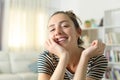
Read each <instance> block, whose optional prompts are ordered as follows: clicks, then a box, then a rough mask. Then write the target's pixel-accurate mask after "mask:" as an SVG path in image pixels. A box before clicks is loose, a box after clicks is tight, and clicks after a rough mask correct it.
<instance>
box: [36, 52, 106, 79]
mask: <svg viewBox="0 0 120 80" xmlns="http://www.w3.org/2000/svg"><path fill="white" fill-rule="evenodd" d="M58 61H59V59H58V58H57V57H56V56H55V55H51V54H49V53H48V52H47V51H44V52H43V53H41V54H40V56H39V58H38V73H46V74H49V75H52V74H53V72H54V70H55V68H56V66H57V64H58ZM107 64H108V62H107V59H106V58H105V57H104V56H103V55H100V56H96V57H93V58H91V59H90V61H89V63H88V70H87V76H89V77H92V78H94V79H95V80H99V79H101V78H102V77H103V74H104V72H105V70H106V68H107ZM73 76H74V74H72V73H71V72H69V71H68V70H67V69H66V72H65V76H64V80H72V79H73Z"/></svg>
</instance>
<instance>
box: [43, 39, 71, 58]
mask: <svg viewBox="0 0 120 80" xmlns="http://www.w3.org/2000/svg"><path fill="white" fill-rule="evenodd" d="M45 47H46V48H47V50H48V51H49V52H50V53H52V54H55V55H56V56H58V57H59V58H61V56H66V55H67V56H69V54H68V51H67V50H65V49H64V48H63V47H62V46H60V45H59V44H58V43H56V42H55V41H54V40H53V39H48V40H47V41H46V43H45Z"/></svg>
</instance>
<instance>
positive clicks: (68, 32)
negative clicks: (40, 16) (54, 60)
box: [48, 13, 80, 47]
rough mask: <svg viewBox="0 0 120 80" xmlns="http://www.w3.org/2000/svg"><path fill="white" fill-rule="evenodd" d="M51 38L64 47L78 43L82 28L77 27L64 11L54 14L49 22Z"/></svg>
mask: <svg viewBox="0 0 120 80" xmlns="http://www.w3.org/2000/svg"><path fill="white" fill-rule="evenodd" d="M48 30H49V38H51V39H53V40H54V41H55V42H56V43H58V44H59V45H61V46H63V47H69V46H71V45H72V46H74V45H78V44H77V39H78V37H79V36H80V32H79V31H80V30H77V29H76V28H75V25H74V23H73V22H72V20H71V19H70V18H69V17H68V16H67V15H66V14H63V13H59V14H56V15H54V16H52V17H51V18H50V20H49V23H48Z"/></svg>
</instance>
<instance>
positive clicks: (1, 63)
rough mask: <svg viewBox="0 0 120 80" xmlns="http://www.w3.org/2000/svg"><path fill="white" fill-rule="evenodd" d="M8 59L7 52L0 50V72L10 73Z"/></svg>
mask: <svg viewBox="0 0 120 80" xmlns="http://www.w3.org/2000/svg"><path fill="white" fill-rule="evenodd" d="M10 68H11V67H10V61H9V55H8V53H7V52H0V73H10V72H11V69H10Z"/></svg>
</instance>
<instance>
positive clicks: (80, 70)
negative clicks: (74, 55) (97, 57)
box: [73, 53, 89, 80]
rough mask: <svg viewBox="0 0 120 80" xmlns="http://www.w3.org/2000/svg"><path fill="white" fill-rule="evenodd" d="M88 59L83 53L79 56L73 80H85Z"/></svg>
mask: <svg viewBox="0 0 120 80" xmlns="http://www.w3.org/2000/svg"><path fill="white" fill-rule="evenodd" d="M88 60H89V58H87V57H86V56H85V55H84V53H83V55H81V58H80V60H79V63H78V67H77V69H76V72H75V76H74V78H73V80H86V71H87V65H88Z"/></svg>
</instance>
